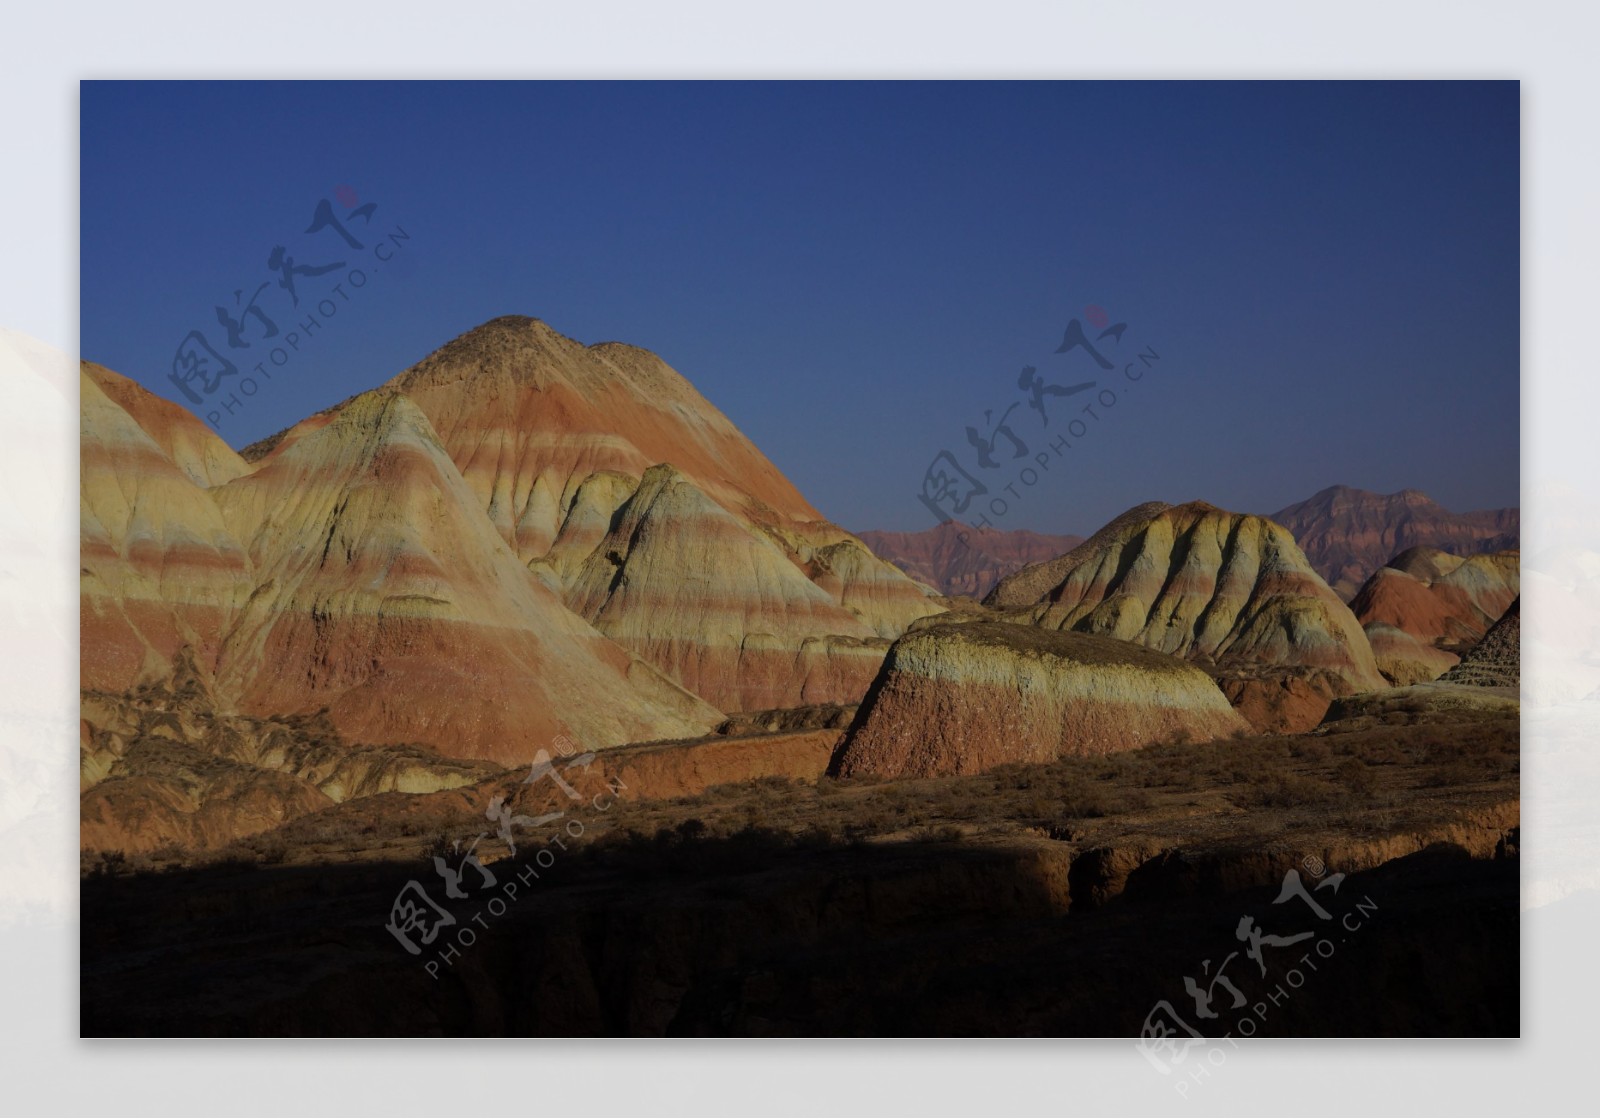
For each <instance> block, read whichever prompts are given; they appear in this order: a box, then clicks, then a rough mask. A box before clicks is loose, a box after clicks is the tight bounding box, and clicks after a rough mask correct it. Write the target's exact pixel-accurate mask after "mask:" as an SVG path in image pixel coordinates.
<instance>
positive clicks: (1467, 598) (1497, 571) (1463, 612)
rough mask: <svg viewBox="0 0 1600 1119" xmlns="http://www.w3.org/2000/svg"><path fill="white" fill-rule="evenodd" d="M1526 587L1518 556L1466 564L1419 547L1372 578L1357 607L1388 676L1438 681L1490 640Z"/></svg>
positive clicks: (1410, 680) (1400, 680)
mask: <svg viewBox="0 0 1600 1119" xmlns="http://www.w3.org/2000/svg"><path fill="white" fill-rule="evenodd" d="M1520 590H1521V580H1520V575H1519V555H1518V553H1517V552H1514V551H1507V552H1494V553H1489V554H1481V555H1475V556H1472V557H1470V558H1467V559H1463V558H1461V557H1459V556H1453V555H1451V554H1449V553H1448V552H1443V551H1440V550H1439V549H1437V548H1411V549H1408V550H1407V551H1405V552H1402V553H1401V554H1400V555H1398V556H1395V557H1394V558H1393V559H1391V560H1390V561H1389V562H1388V563H1387V564H1386V565H1385V566H1384V567H1382V568H1380V569H1379V570H1378V571H1377V572H1376V573H1375V574H1374V575H1373V576H1372V578H1370V579H1368V580H1367V582H1366V584H1365V585H1364V586H1363V587H1362V588H1361V590H1360V592H1358V593H1357V595H1356V597H1355V598H1354V599H1352V600H1351V602H1350V609H1351V610H1353V611H1354V612H1355V615H1356V618H1357V620H1358V621H1360V622H1361V624H1362V627H1363V628H1364V629H1365V630H1366V633H1367V639H1368V640H1369V641H1370V642H1371V643H1372V651H1373V655H1374V656H1375V657H1376V658H1377V662H1378V669H1379V670H1380V671H1381V672H1382V673H1383V674H1384V676H1386V677H1387V678H1388V679H1389V680H1390V681H1392V682H1393V683H1395V684H1400V685H1404V684H1416V683H1421V682H1423V681H1426V680H1434V679H1437V678H1438V677H1439V676H1440V675H1441V674H1442V673H1444V672H1445V671H1446V670H1447V669H1449V668H1450V667H1451V666H1452V665H1454V664H1455V663H1456V662H1457V661H1458V660H1459V659H1460V656H1461V654H1462V653H1463V652H1464V651H1465V650H1467V649H1469V648H1471V647H1472V646H1474V645H1476V644H1477V643H1478V642H1479V641H1480V640H1482V639H1483V636H1484V634H1486V633H1487V632H1488V631H1489V627H1490V626H1492V625H1493V624H1494V623H1495V620H1496V619H1498V618H1499V617H1500V616H1501V615H1502V614H1504V613H1505V611H1506V609H1507V608H1508V607H1509V606H1510V605H1511V603H1512V602H1513V601H1514V600H1515V599H1516V598H1517V595H1518V594H1519V593H1520Z"/></svg>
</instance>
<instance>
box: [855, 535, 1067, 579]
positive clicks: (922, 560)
mask: <svg viewBox="0 0 1600 1119" xmlns="http://www.w3.org/2000/svg"><path fill="white" fill-rule="evenodd" d="M859 535H860V537H861V540H862V542H863V543H864V544H866V545H867V546H868V547H869V548H871V549H872V550H873V552H874V553H876V554H877V555H879V556H882V557H883V558H884V559H886V560H888V561H889V562H890V563H892V564H894V565H895V566H896V567H898V568H900V570H902V571H904V572H905V573H906V574H907V575H910V576H911V577H912V578H913V579H917V580H920V581H921V582H923V583H926V584H927V585H928V586H930V587H933V588H934V589H935V590H937V591H939V593H940V594H946V595H952V596H953V595H968V596H970V597H972V598H982V597H983V596H984V595H986V594H988V593H989V591H990V590H991V589H993V587H994V585H995V584H996V583H998V582H999V581H1000V580H1001V579H1003V578H1005V577H1006V576H1007V575H1010V574H1011V573H1012V572H1013V571H1016V570H1018V569H1019V568H1022V567H1025V566H1027V565H1028V564H1030V563H1039V562H1041V561H1043V560H1047V559H1050V558H1052V557H1053V556H1059V555H1060V554H1061V553H1062V552H1068V551H1071V550H1072V549H1073V548H1076V547H1077V546H1078V545H1079V544H1082V543H1083V537H1081V536H1049V535H1045V534H1043V533H1038V532H1029V531H1027V530H1026V529H1014V530H1011V531H1009V532H1002V531H1000V530H999V529H994V528H984V529H976V528H972V527H970V526H968V525H964V524H960V523H958V522H956V521H945V522H944V523H942V524H939V525H936V526H935V527H933V528H930V529H926V530H925V531H922V532H863V533H860V534H859Z"/></svg>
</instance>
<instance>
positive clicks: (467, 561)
mask: <svg viewBox="0 0 1600 1119" xmlns="http://www.w3.org/2000/svg"><path fill="white" fill-rule="evenodd" d="M247 460H248V461H247ZM82 504H83V569H84V573H83V598H84V609H83V649H84V654H83V679H84V686H85V687H86V688H92V689H95V690H97V691H101V692H104V693H108V694H115V693H119V692H124V691H126V690H128V689H129V688H131V687H133V686H135V685H137V684H141V683H154V682H159V681H161V680H164V679H165V678H167V677H168V676H169V675H170V673H171V670H172V669H171V666H172V664H173V662H174V658H176V657H177V656H178V655H179V654H180V652H182V651H183V650H184V649H186V648H187V649H188V650H190V653H191V654H192V661H193V665H194V671H195V673H196V675H197V677H198V678H199V679H200V680H201V681H203V682H204V684H205V686H206V687H208V688H211V689H213V690H214V694H215V698H216V702H217V704H218V706H219V708H220V709H221V710H224V711H229V712H239V713H241V714H249V715H256V716H269V715H272V716H276V715H289V714H296V713H309V712H315V711H318V710H321V709H323V708H327V709H328V711H329V716H330V718H331V720H332V723H333V725H334V726H335V727H336V728H337V729H338V731H339V732H340V733H341V734H342V735H344V736H345V737H346V738H347V739H349V740H351V741H360V742H370V743H396V744H399V743H420V744H424V745H428V746H433V747H436V748H438V749H440V750H443V751H447V752H449V753H451V754H454V755H457V756H464V757H480V758H486V759H490V760H494V761H499V762H503V763H516V762H520V761H525V760H527V759H528V758H530V757H532V756H533V755H534V753H535V752H536V751H537V750H538V749H539V748H540V745H541V744H542V743H547V742H548V741H549V740H550V739H551V738H553V737H554V736H556V735H558V734H570V735H572V736H573V737H575V738H577V740H578V741H579V742H580V743H582V744H583V745H584V746H585V747H603V746H613V745H617V744H619V743H623V742H629V741H640V740H648V739H653V738H667V737H681V736H685V735H694V734H701V733H705V732H706V731H708V730H709V729H711V728H712V727H713V726H715V725H716V724H717V723H719V722H720V721H721V719H722V715H723V713H724V712H727V711H739V710H764V709H770V708H776V707H785V706H795V705H798V704H800V703H802V702H819V703H828V702H855V701H857V700H859V699H860V697H861V695H862V694H863V693H864V692H865V690H866V687H867V685H868V684H869V683H870V681H871V679H872V676H873V674H874V673H875V672H876V670H877V665H878V662H879V661H880V660H881V659H882V655H883V652H884V650H885V649H886V648H887V646H888V642H889V640H890V639H892V638H893V637H895V636H898V634H899V633H901V632H902V631H903V630H904V629H905V627H906V626H907V625H908V624H909V623H910V622H911V621H913V620H914V619H916V618H919V617H922V616H924V615H927V614H931V613H934V612H936V610H937V607H936V606H935V605H934V604H933V603H932V601H931V600H930V599H929V597H928V596H927V594H926V592H925V591H924V590H923V589H922V588H920V587H919V586H918V585H917V584H915V583H914V582H912V580H910V579H908V578H907V577H906V576H905V575H904V574H902V573H901V572H900V571H898V570H897V569H896V568H894V567H893V566H891V565H889V564H887V563H884V562H883V561H882V560H879V559H878V558H877V557H876V556H874V555H872V554H871V552H870V551H869V550H868V549H867V548H866V547H865V546H864V545H863V544H862V543H861V542H860V541H859V540H857V539H856V538H855V537H853V536H851V535H850V534H848V533H846V532H844V531H843V530H842V529H839V528H838V527H837V526H835V525H832V524H830V523H828V522H827V521H824V520H822V519H821V517H820V516H819V515H818V514H817V513H816V511H815V510H814V509H812V508H811V506H810V505H809V504H808V503H807V502H806V501H805V500H804V498H802V497H801V496H800V495H799V493H798V492H797V491H796V490H795V489H794V487H793V486H792V485H791V484H790V483H789V482H788V481H787V480H786V479H785V478H784V477H783V476H782V475H781V474H780V473H779V472H778V471H777V469H776V468H775V467H773V466H772V464H771V463H770V462H768V461H767V460H766V459H765V458H764V457H763V456H762V455H761V454H760V452H759V451H757V450H756V449H755V447H754V446H753V445H751V444H750V443H749V441H748V440H746V439H745V438H744V437H743V436H742V435H741V434H740V433H739V432H738V431H737V430H736V429H735V428H734V427H733V425H732V424H731V423H729V422H728V421H727V419H726V418H725V417H724V416H722V414H721V413H720V412H718V411H717V410H716V409H715V408H713V407H712V406H711V405H710V404H709V403H708V402H706V401H705V399H704V398H703V397H701V396H700V395H699V394H698V393H697V392H695V390H694V389H693V388H692V387H691V386H690V385H689V383H688V382H687V381H686V380H684V379H683V378H682V377H681V376H679V375H678V374H677V373H675V372H674V371H672V370H671V369H670V368H668V367H667V366H666V365H665V364H664V363H663V362H661V361H660V359H658V358H656V357H654V356H653V355H651V354H648V353H646V352H645V351H642V350H637V349H634V348H632V347H628V346H621V345H617V344H614V343H607V344H604V345H600V346H590V347H585V346H583V345H580V344H579V343H577V342H574V341H572V340H571V339H568V338H565V337H563V336H561V335H559V334H557V333H556V332H555V331H553V330H551V329H550V328H549V327H547V326H545V325H544V324H543V323H540V322H538V321H536V320H533V319H525V318H516V319H499V320H495V321H494V322H491V323H489V324H486V325H485V326H483V327H480V328H479V329H478V330H475V331H473V332H471V333H469V334H468V335H465V336H463V337H462V338H459V339H457V340H456V341H454V342H452V343H450V344H449V345H447V346H445V347H444V348H443V349H441V350H440V351H439V352H438V353H436V354H434V355H433V356H432V357H430V358H428V359H427V360H425V361H423V362H422V363H421V364H419V365H418V366H416V367H415V368H413V369H411V370H409V371H407V372H406V373H403V374H401V375H400V376H399V377H397V378H395V379H394V380H393V381H391V382H390V383H389V384H387V385H384V386H382V387H380V388H378V389H375V390H373V391H371V392H367V393H363V394H361V395H359V396H357V397H354V398H352V399H350V400H348V401H346V402H344V403H343V404H341V405H339V406H337V407H335V408H333V409H330V410H328V411H326V412H324V413H321V414H319V415H316V416H313V417H311V418H309V419H307V420H305V421H303V422H302V423H300V424H298V425H296V426H295V427H294V428H291V429H290V430H289V431H287V432H284V433H282V434H281V435H280V436H275V437H273V438H272V439H269V440H265V441H263V442H262V443H260V444H257V445H255V446H254V447H252V448H247V454H246V455H245V456H244V457H243V458H241V457H240V456H238V455H235V454H234V453H233V452H232V451H231V450H229V449H228V448H227V447H226V446H225V445H224V444H222V442H221V441H220V440H219V439H217V438H216V437H215V436H214V435H212V434H211V433H210V432H209V431H207V430H206V428H205V427H204V425H203V424H201V423H200V421H198V420H197V419H195V417H193V416H191V415H189V414H188V413H187V412H185V411H184V410H183V409H181V408H178V407H177V406H175V405H171V404H168V403H166V402H164V401H160V400H159V399H157V398H155V397H153V396H152V395H151V394H149V393H146V392H145V391H144V390H143V389H140V388H139V387H138V386H137V385H135V384H134V383H133V382H131V381H127V380H126V379H124V378H121V377H118V376H117V375H116V374H113V373H110V372H109V371H106V370H101V369H99V368H98V367H91V366H87V365H86V366H85V367H84V387H83V483H82Z"/></svg>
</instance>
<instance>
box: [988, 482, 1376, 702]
mask: <svg viewBox="0 0 1600 1119" xmlns="http://www.w3.org/2000/svg"><path fill="white" fill-rule="evenodd" d="M984 601H985V603H986V604H987V605H990V606H993V607H998V608H1002V609H1006V610H1008V611H1009V612H1010V613H1011V614H1012V615H1013V616H1014V617H1016V618H1019V619H1024V620H1027V621H1029V622H1031V623H1032V624H1034V625H1037V626H1040V627H1043V628H1045V629H1056V630H1071V631H1075V632H1078V633H1089V634H1096V635H1101V636H1106V637H1114V638H1117V639H1118V640H1122V641H1130V642H1136V643H1138V644H1140V645H1144V646H1146V647H1148V648H1151V649H1155V650H1158V651H1160V652H1163V653H1169V654H1171V655H1173V656H1178V657H1183V658H1185V659H1187V660H1191V661H1194V662H1196V663H1198V664H1200V665H1202V666H1203V667H1205V668H1207V669H1208V670H1209V671H1212V672H1213V673H1214V674H1215V675H1216V676H1217V677H1218V679H1219V681H1220V682H1221V683H1222V685H1223V688H1224V691H1226V692H1227V694H1228V696H1229V698H1230V699H1232V700H1233V701H1234V703H1235V704H1236V706H1238V707H1239V708H1240V710H1241V711H1243V712H1245V714H1246V715H1247V717H1249V718H1251V720H1252V722H1253V723H1254V725H1256V726H1257V727H1258V729H1263V730H1291V731H1295V730H1305V729H1309V728H1310V727H1312V726H1315V725H1316V724H1317V722H1319V721H1320V720H1321V718H1322V715H1323V713H1324V711H1325V710H1326V709H1327V704H1328V701H1329V700H1331V699H1332V698H1333V696H1335V695H1345V694H1350V693H1352V692H1359V691H1370V690H1373V689H1375V688H1382V687H1386V686H1387V684H1386V681H1385V680H1384V679H1383V677H1382V676H1381V675H1380V674H1379V672H1378V668H1377V664H1376V663H1375V661H1374V659H1373V656H1372V649H1371V647H1370V646H1369V644H1368V642H1367V638H1366V635H1365V634H1364V633H1363V632H1362V630H1361V626H1360V624H1359V623H1358V622H1357V621H1356V618H1355V615H1354V614H1353V613H1351V611H1350V608H1349V607H1348V606H1346V605H1345V604H1344V603H1343V602H1341V601H1340V600H1339V598H1338V596H1337V595H1335V594H1334V593H1333V592H1332V591H1331V590H1330V589H1329V587H1328V585H1327V584H1326V583H1325V582H1323V580H1322V578H1321V577H1320V576H1319V575H1317V573H1316V572H1315V571H1313V570H1312V569H1311V566H1310V564H1309V563H1307V562H1306V558H1305V555H1304V554H1303V553H1302V552H1301V551H1300V549H1299V547H1298V546H1297V545H1296V544H1295V542H1294V538H1293V537H1291V536H1290V535H1289V532H1288V530H1287V529H1285V528H1283V527H1282V526H1281V525H1277V524H1274V523H1273V522H1271V521H1269V520H1267V519H1266V518H1265V517H1257V516H1252V515H1249V514H1243V513H1230V512H1227V511H1226V510H1222V509H1218V508H1217V507H1215V506H1213V505H1209V504H1207V503H1205V502H1202V501H1195V502H1190V503H1188V504H1186V505H1167V504H1165V503H1163V502H1149V503H1147V504H1144V505H1139V506H1136V507H1135V508H1133V509H1130V510H1128V511H1127V512H1126V513H1124V514H1122V515H1121V516H1119V517H1117V518H1116V519H1115V520H1113V521H1112V522H1111V523H1110V524H1108V525H1106V526H1105V527H1104V528H1102V529H1101V530H1100V531H1099V532H1097V533H1095V534H1094V536H1092V537H1090V538H1089V540H1087V541H1086V542H1084V543H1083V544H1081V545H1079V546H1078V547H1077V548H1074V549H1073V550H1072V551H1070V552H1068V553H1067V554H1066V555H1063V556H1058V557H1056V558H1055V559H1053V560H1048V561H1046V562H1044V563H1040V564H1034V565H1032V566H1030V567H1026V568H1023V569H1022V570H1021V571H1019V572H1017V573H1016V574H1015V575H1011V576H1008V577H1007V578H1005V579H1002V580H1001V581H1000V583H999V584H998V585H997V586H996V587H995V589H994V590H993V591H991V592H990V593H989V595H988V597H987V598H985V600H984Z"/></svg>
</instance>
